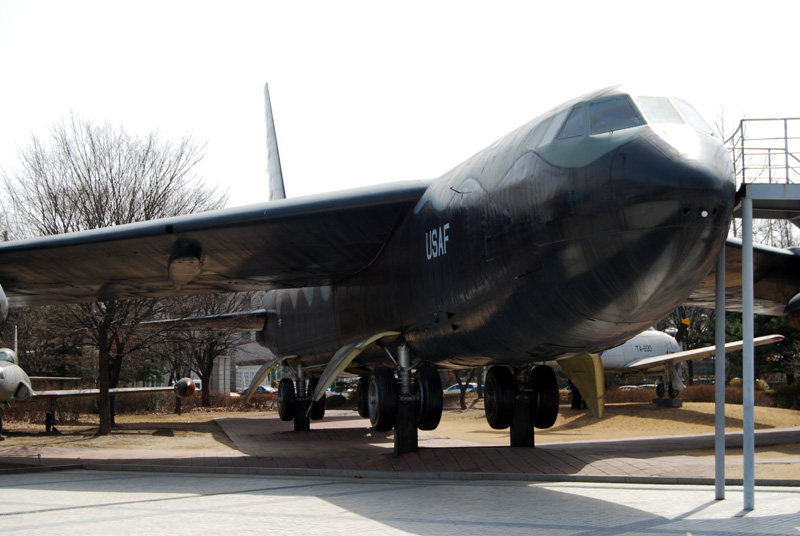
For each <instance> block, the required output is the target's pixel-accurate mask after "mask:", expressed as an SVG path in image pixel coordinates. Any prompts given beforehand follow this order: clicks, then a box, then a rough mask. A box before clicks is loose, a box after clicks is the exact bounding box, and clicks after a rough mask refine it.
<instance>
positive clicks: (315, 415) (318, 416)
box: [308, 378, 325, 421]
mask: <svg viewBox="0 0 800 536" xmlns="http://www.w3.org/2000/svg"><path fill="white" fill-rule="evenodd" d="M317 383H319V378H312V379H310V380H309V381H308V398H312V399H313V397H314V390H315V389H316V388H317ZM309 417H311V420H312V421H321V420H322V418H323V417H325V395H324V394H323V395H322V398H320V399H319V400H317V401H315V402H312V403H311V413H310V414H309Z"/></svg>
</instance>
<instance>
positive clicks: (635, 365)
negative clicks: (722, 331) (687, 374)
mask: <svg viewBox="0 0 800 536" xmlns="http://www.w3.org/2000/svg"><path fill="white" fill-rule="evenodd" d="M782 340H783V335H765V336H763V337H756V338H755V339H753V344H755V345H756V346H761V345H762V344H774V343H776V342H780V341H782ZM741 349H742V341H735V342H729V343H727V344H725V351H726V352H735V351H737V350H741ZM716 353H717V347H716V346H705V347H703V348H695V349H694V350H686V351H683V352H675V353H674V354H663V355H656V356H650V357H643V358H641V359H637V360H635V361H631V362H630V363H628V364H626V365H625V366H624V367H623V369H622V370H623V371H626V372H627V371H630V370H647V369H651V368H656V367H663V366H664V365H669V366H672V365H676V364H677V363H682V362H683V361H689V360H691V359H699V358H701V357H707V356H710V355H714V354H716Z"/></svg>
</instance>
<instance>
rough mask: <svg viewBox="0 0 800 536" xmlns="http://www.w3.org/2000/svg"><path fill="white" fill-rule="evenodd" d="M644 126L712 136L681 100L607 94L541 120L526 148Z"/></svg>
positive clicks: (687, 104) (704, 123) (692, 110)
mask: <svg viewBox="0 0 800 536" xmlns="http://www.w3.org/2000/svg"><path fill="white" fill-rule="evenodd" d="M609 93H610V94H609ZM573 103H574V101H573ZM645 124H649V125H658V124H686V125H691V126H693V127H694V128H696V129H698V130H700V131H702V132H704V133H705V134H708V135H711V136H714V131H713V130H712V129H711V127H709V126H708V124H707V123H706V122H705V121H704V120H703V118H702V117H701V116H700V114H699V113H697V111H696V110H695V109H694V108H693V107H692V106H691V105H690V104H689V103H688V102H686V101H685V100H683V99H678V98H673V97H664V96H648V95H634V94H628V93H622V92H619V91H607V92H600V94H599V95H596V96H594V97H592V96H590V97H588V98H586V99H585V100H583V101H582V102H578V103H574V104H572V106H567V107H565V108H563V109H561V110H559V111H557V112H556V113H554V114H553V115H551V116H550V117H545V118H543V119H542V120H541V122H540V123H539V124H538V125H537V126H536V128H535V129H534V130H533V132H532V133H531V136H530V139H529V141H528V144H527V146H528V148H529V149H536V148H537V147H541V146H543V145H546V144H549V143H551V142H553V141H557V140H567V139H572V138H578V137H583V136H587V135H588V136H596V135H599V134H607V133H613V132H617V131H620V130H625V129H628V128H633V127H637V126H640V125H645Z"/></svg>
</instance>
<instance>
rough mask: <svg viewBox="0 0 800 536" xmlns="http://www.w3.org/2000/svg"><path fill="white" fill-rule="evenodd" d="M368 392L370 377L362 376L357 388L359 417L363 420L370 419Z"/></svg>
mask: <svg viewBox="0 0 800 536" xmlns="http://www.w3.org/2000/svg"><path fill="white" fill-rule="evenodd" d="M368 390H369V376H361V377H360V378H359V379H358V386H357V387H356V407H357V408H358V415H359V416H360V417H361V418H362V419H368V418H369V404H368V399H367V397H368V396H369V395H368V393H367V391H368Z"/></svg>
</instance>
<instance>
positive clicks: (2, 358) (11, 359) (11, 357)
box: [0, 348, 17, 365]
mask: <svg viewBox="0 0 800 536" xmlns="http://www.w3.org/2000/svg"><path fill="white" fill-rule="evenodd" d="M0 362H5V363H11V364H12V365H16V364H17V353H16V352H15V351H14V350H11V349H9V348H0Z"/></svg>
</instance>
